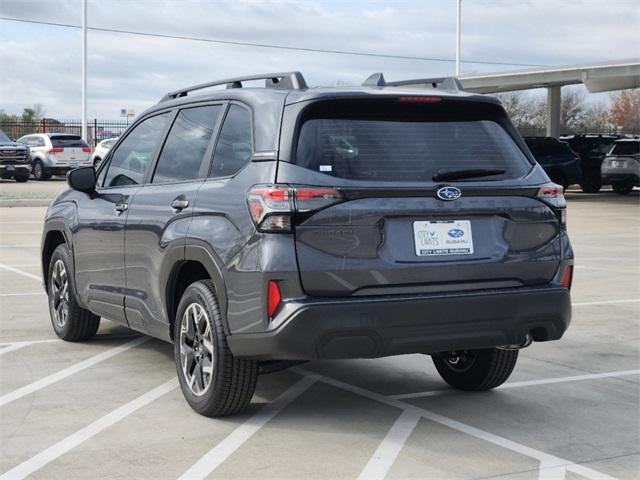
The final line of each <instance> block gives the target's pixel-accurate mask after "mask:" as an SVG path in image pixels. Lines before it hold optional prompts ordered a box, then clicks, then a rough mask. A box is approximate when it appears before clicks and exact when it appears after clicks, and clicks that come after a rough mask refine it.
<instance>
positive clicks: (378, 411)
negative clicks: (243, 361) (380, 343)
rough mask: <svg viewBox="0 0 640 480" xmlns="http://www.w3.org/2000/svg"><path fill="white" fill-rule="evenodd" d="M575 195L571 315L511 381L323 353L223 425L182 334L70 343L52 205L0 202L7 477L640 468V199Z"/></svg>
mask: <svg viewBox="0 0 640 480" xmlns="http://www.w3.org/2000/svg"><path fill="white" fill-rule="evenodd" d="M29 183H31V182H29ZM56 183H58V182H56ZM568 201H569V211H568V213H569V220H568V223H569V231H570V235H571V238H572V241H573V245H574V248H575V251H576V256H577V262H576V264H577V267H576V273H575V281H574V287H573V301H574V310H573V323H572V325H571V327H570V329H569V331H568V332H567V334H566V335H565V338H564V339H562V340H561V341H558V342H550V343H540V344H534V345H533V346H531V347H530V348H528V349H526V350H523V351H522V352H521V353H520V359H519V363H518V365H517V366H516V370H515V372H514V374H513V375H512V377H511V378H510V380H509V382H508V383H507V384H505V385H504V386H503V387H502V388H499V389H497V390H495V391H493V392H487V393H476V394H469V393H461V392H457V391H454V390H451V389H450V388H448V387H447V385H446V384H445V383H444V382H443V381H442V380H441V379H440V377H439V376H438V374H437V372H436V371H435V368H434V367H433V366H432V364H431V361H430V359H429V358H428V357H426V356H420V355H408V356H403V357H395V358H387V359H378V360H353V361H342V362H317V363H309V364H305V365H303V366H301V367H299V368H296V369H293V370H287V371H282V372H278V373H273V374H269V375H264V376H262V377H260V380H259V384H258V389H257V392H256V395H255V397H254V399H253V402H252V404H251V407H250V408H249V410H248V411H247V412H246V413H245V414H243V415H241V416H238V417H234V418H225V419H216V420H214V419H208V418H204V417H201V416H199V415H197V414H196V413H194V412H193V411H192V410H191V409H190V408H189V407H188V405H187V404H186V403H185V402H184V401H183V399H182V394H181V392H180V390H179V388H178V387H177V381H176V379H175V371H174V364H173V358H172V346H171V345H169V344H167V343H163V342H160V341H157V340H152V339H147V338H146V337H140V336H138V335H137V334H135V333H133V332H130V331H128V330H126V329H123V328H120V327H117V326H115V325H114V324H111V323H110V322H108V321H103V322H102V324H101V327H100V330H99V333H98V335H97V337H96V338H95V340H93V341H91V342H87V343H84V344H72V343H65V342H62V341H59V340H57V339H56V337H55V336H54V334H53V332H52V329H51V326H50V321H49V315H48V311H47V302H46V297H45V295H44V292H43V289H42V286H41V280H40V265H39V259H38V258H39V245H40V233H41V228H42V224H41V220H42V218H43V215H44V211H45V208H44V207H20V208H0V344H1V345H0V438H1V440H0V444H1V447H0V479H8V478H24V477H26V476H31V477H33V478H41V479H66V480H70V479H85V478H122V479H124V478H126V479H132V478H133V479H138V478H140V479H145V478H154V479H165V478H167V479H175V478H180V477H182V478H218V479H258V478H259V479H303V478H314V479H343V478H345V479H346V478H352V479H355V478H362V479H382V478H387V479H403V478H412V479H479V478H482V479H487V478H500V479H505V480H506V479H508V480H524V479H554V480H556V479H578V478H589V479H607V478H620V479H637V478H639V477H640V215H639V214H640V196H639V192H638V191H637V190H636V191H635V192H633V193H632V194H631V195H629V196H627V197H621V196H617V195H615V194H613V193H611V192H603V193H600V194H597V195H585V194H580V193H570V194H569V195H568Z"/></svg>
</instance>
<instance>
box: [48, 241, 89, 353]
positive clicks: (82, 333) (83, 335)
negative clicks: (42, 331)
mask: <svg viewBox="0 0 640 480" xmlns="http://www.w3.org/2000/svg"><path fill="white" fill-rule="evenodd" d="M73 278H74V277H73V262H72V261H71V254H70V253H69V249H68V248H67V245H66V244H61V245H58V247H57V248H56V249H55V250H54V252H53V255H51V261H50V262H49V274H48V276H47V294H48V295H49V315H50V316H51V324H52V325H53V330H54V331H55V332H56V335H58V337H60V338H61V339H63V340H66V341H68V342H81V341H83V340H89V339H90V338H91V337H93V336H94V335H95V334H96V332H97V331H98V327H99V326H100V317H98V316H97V315H94V314H93V313H91V312H90V311H89V310H86V309H84V308H82V307H81V306H80V305H79V304H78V302H77V300H76V297H75V295H74V293H73V292H74V288H73V281H74V280H73Z"/></svg>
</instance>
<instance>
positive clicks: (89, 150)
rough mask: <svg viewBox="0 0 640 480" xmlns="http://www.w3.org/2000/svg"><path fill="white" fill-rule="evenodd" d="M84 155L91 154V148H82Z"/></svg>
mask: <svg viewBox="0 0 640 480" xmlns="http://www.w3.org/2000/svg"><path fill="white" fill-rule="evenodd" d="M82 151H83V152H84V153H91V147H82Z"/></svg>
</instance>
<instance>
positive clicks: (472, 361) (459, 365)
mask: <svg viewBox="0 0 640 480" xmlns="http://www.w3.org/2000/svg"><path fill="white" fill-rule="evenodd" d="M431 358H432V359H433V363H434V365H435V367H436V369H437V370H438V373H439V374H440V376H441V377H442V378H443V380H444V381H445V382H447V383H448V384H449V385H451V386H452V387H454V388H457V389H459V390H468V391H482V390H491V389H492V388H495V387H497V386H498V385H502V384H503V383H504V382H505V381H506V380H507V379H508V378H509V376H510V375H511V372H513V368H514V367H515V365H516V361H517V360H518V350H500V349H498V348H491V349H486V350H464V351H459V352H447V353H439V354H436V355H432V356H431Z"/></svg>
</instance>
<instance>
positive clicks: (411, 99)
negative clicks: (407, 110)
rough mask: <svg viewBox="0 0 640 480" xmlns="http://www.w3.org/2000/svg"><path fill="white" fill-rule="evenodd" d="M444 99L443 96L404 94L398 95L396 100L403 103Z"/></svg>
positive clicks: (435, 101)
mask: <svg viewBox="0 0 640 480" xmlns="http://www.w3.org/2000/svg"><path fill="white" fill-rule="evenodd" d="M441 100H442V97H431V96H429V97H426V96H422V95H420V96H417V95H416V96H403V97H398V98H397V99H396V101H398V102H401V103H438V102H439V101H441Z"/></svg>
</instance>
